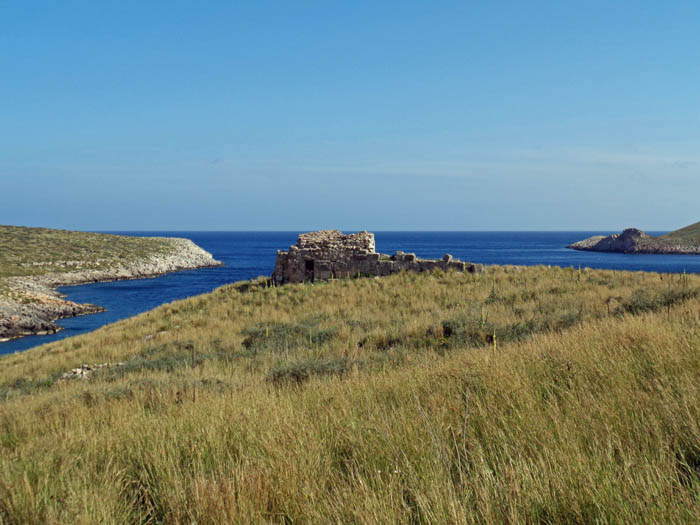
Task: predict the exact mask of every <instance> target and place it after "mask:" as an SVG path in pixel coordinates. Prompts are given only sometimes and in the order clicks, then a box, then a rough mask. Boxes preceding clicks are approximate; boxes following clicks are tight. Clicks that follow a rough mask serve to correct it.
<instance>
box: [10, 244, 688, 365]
mask: <svg viewBox="0 0 700 525" xmlns="http://www.w3.org/2000/svg"><path fill="white" fill-rule="evenodd" d="M112 233H121V234H125V235H146V236H171V237H186V238H188V239H192V241H194V242H195V243H196V244H198V245H199V246H201V247H202V248H204V249H205V250H207V251H209V252H211V253H212V254H213V255H214V257H215V258H216V259H218V260H220V261H222V262H223V263H225V266H222V267H217V268H205V269H201V270H191V271H183V272H177V273H172V274H168V275H164V276H162V277H156V278H154V279H141V280H135V281H117V282H111V283H97V284H88V285H82V286H69V287H65V288H62V289H61V292H63V293H65V294H66V295H67V298H68V299H70V300H71V301H76V302H79V303H93V304H99V305H101V306H103V307H105V308H106V309H107V311H106V312H103V313H99V314H95V315H87V316H82V317H75V318H71V319H63V320H61V321H60V322H59V324H60V325H61V326H62V327H63V328H64V330H63V331H61V332H59V333H57V334H53V335H44V336H30V337H24V338H21V339H16V340H13V341H9V342H6V343H0V354H6V353H10V352H16V351H18V350H25V349H27V348H31V347H33V346H36V345H40V344H44V343H48V342H51V341H56V340H58V339H63V338H64V337H70V336H73V335H77V334H81V333H84V332H89V331H91V330H95V329H96V328H99V327H100V326H103V325H105V324H107V323H112V322H114V321H118V320H119V319H124V318H126V317H131V316H133V315H136V314H139V313H141V312H145V311H147V310H150V309H152V308H155V307H156V306H158V305H161V304H163V303H168V302H171V301H174V300H177V299H182V298H185V297H190V296H192V295H197V294H201V293H205V292H209V291H211V290H213V289H214V288H216V287H218V286H221V285H224V284H227V283H231V282H235V281H240V280H242V279H250V278H253V277H257V276H259V275H269V274H271V273H272V269H273V266H274V262H275V256H276V253H277V250H278V249H286V248H288V247H289V246H290V245H291V244H293V243H294V242H296V238H297V235H298V232H185V231H179V232H155V231H154V232H112ZM600 233H605V234H607V233H612V232H376V233H375V238H376V243H377V251H379V252H382V253H394V252H395V251H396V250H403V251H405V252H414V253H415V254H416V255H418V256H419V257H425V258H437V257H442V256H443V255H444V254H445V253H451V254H452V255H454V256H455V257H457V258H459V259H462V260H463V261H471V262H478V263H486V264H522V265H536V264H547V265H556V266H564V267H568V266H574V267H578V266H579V265H580V266H581V267H590V268H614V269H619V270H645V271H655V272H683V271H687V272H689V273H691V272H692V273H700V256H696V255H627V254H607V253H594V252H578V251H574V250H568V249H566V248H565V246H566V245H568V244H570V243H572V242H574V241H578V240H581V239H584V238H586V237H590V236H591V235H596V234H600ZM660 233H662V232H652V234H660Z"/></svg>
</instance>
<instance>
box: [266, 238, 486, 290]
mask: <svg viewBox="0 0 700 525" xmlns="http://www.w3.org/2000/svg"><path fill="white" fill-rule="evenodd" d="M438 268H439V269H441V270H457V271H460V272H465V271H466V272H469V273H481V272H483V270H484V267H483V265H481V264H470V263H465V262H462V261H459V260H456V259H453V258H452V256H451V255H449V254H446V255H445V256H444V257H443V258H442V259H439V260H436V259H419V258H418V257H416V255H415V254H414V253H404V252H400V251H398V252H396V253H395V254H394V255H384V254H381V253H377V252H376V251H375V249H374V234H373V233H369V232H366V231H361V232H360V233H352V234H347V235H346V234H343V233H342V232H340V231H338V230H322V231H317V232H310V233H302V234H301V235H299V238H298V239H297V243H296V245H293V246H290V247H289V251H283V250H278V251H277V260H276V261H275V271H274V273H273V274H272V281H273V282H274V283H275V284H285V283H301V282H305V281H308V282H314V281H324V280H328V279H342V278H348V277H355V276H358V275H375V276H378V275H389V274H392V273H396V272H401V271H404V270H410V271H416V272H424V271H428V270H435V269H438Z"/></svg>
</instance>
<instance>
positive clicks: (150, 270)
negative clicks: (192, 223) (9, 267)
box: [0, 237, 222, 342]
mask: <svg viewBox="0 0 700 525" xmlns="http://www.w3.org/2000/svg"><path fill="white" fill-rule="evenodd" d="M163 239H164V240H166V241H167V242H169V243H171V244H172V246H173V249H172V251H171V252H170V253H168V254H165V255H152V256H150V257H148V258H145V259H143V260H140V261H136V262H129V263H124V264H122V265H119V266H115V267H113V268H108V269H101V270H77V271H70V272H62V273H50V274H44V275H38V276H27V277H10V278H7V279H6V280H5V282H6V283H7V285H9V287H10V294H8V295H6V296H0V342H1V341H8V340H10V339H15V338H17V337H22V336H25V335H42V334H51V333H55V332H57V331H59V330H61V327H59V326H58V325H56V324H55V321H57V320H59V319H64V318H66V317H75V316H78V315H85V314H91V313H96V312H101V311H104V309H103V308H102V307H100V306H96V305H93V304H78V303H74V302H72V301H66V300H64V299H62V297H61V294H60V293H58V292H57V291H56V288H58V287H60V286H70V285H77V284H89V283H96V282H105V281H118V280H126V279H144V278H148V277H157V276H159V275H163V274H166V273H169V272H176V271H179V270H188V269H194V268H209V267H213V266H220V265H221V264H222V263H221V262H219V261H217V260H215V259H214V257H213V256H212V255H211V254H210V253H209V252H207V251H205V250H203V249H202V248H200V247H199V246H197V245H196V244H195V243H193V242H192V241H190V240H189V239H180V238H170V237H168V238H163Z"/></svg>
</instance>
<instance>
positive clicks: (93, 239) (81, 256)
mask: <svg viewBox="0 0 700 525" xmlns="http://www.w3.org/2000/svg"><path fill="white" fill-rule="evenodd" d="M170 251H172V246H171V245H170V244H169V243H168V242H167V241H164V240H162V239H147V238H143V237H127V236H123V235H109V234H102V233H87V232H75V231H67V230H52V229H48V228H27V227H24V226H0V279H2V278H4V277H15V276H26V275H40V274H45V273H52V272H66V271H74V270H78V269H80V270H101V269H104V268H111V267H113V266H118V265H119V264H120V263H124V262H129V261H136V260H141V259H142V258H144V257H148V256H150V255H161V254H164V253H168V252H170ZM37 261H41V263H37Z"/></svg>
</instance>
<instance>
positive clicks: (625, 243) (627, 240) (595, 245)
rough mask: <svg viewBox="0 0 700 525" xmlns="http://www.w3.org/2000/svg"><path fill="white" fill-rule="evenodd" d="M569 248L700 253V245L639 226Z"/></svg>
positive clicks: (591, 238)
mask: <svg viewBox="0 0 700 525" xmlns="http://www.w3.org/2000/svg"><path fill="white" fill-rule="evenodd" d="M567 248H571V249H573V250H584V251H591V252H612V253H647V254H678V255H700V246H693V245H688V244H682V243H679V242H669V241H668V240H666V239H663V238H660V237H653V236H651V235H647V234H646V233H644V232H643V231H642V230H638V229H637V228H628V229H626V230H624V231H623V232H622V233H615V234H613V235H608V236H607V237H605V236H603V235H596V236H593V237H589V238H588V239H584V240H582V241H578V242H575V243H573V244H570V245H569V246H567Z"/></svg>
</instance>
